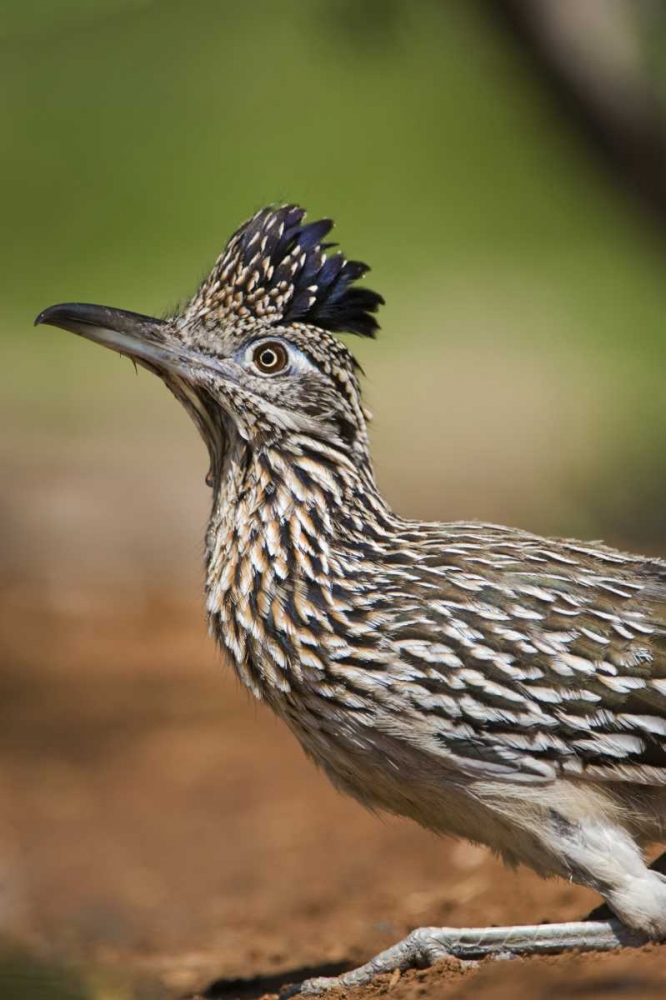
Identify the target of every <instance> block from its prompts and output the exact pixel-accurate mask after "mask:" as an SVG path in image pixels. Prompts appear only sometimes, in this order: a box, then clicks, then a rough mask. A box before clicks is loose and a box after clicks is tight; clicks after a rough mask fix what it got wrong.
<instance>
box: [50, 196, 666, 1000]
mask: <svg viewBox="0 0 666 1000" xmlns="http://www.w3.org/2000/svg"><path fill="white" fill-rule="evenodd" d="M304 216H305V213H304V212H303V210H302V209H300V208H298V207H296V206H294V205H287V206H283V207H279V208H267V209H264V210H263V211H260V212H258V213H257V214H256V215H255V216H254V217H253V218H252V219H250V220H249V222H247V223H245V225H243V226H241V228H240V229H239V230H238V231H237V232H236V233H235V235H234V236H232V238H231V240H230V241H229V243H228V244H227V247H226V249H225V250H224V252H223V254H222V256H221V257H220V258H219V259H218V261H217V262H216V264H215V266H214V268H213V271H212V273H211V274H210V276H209V277H208V278H207V279H206V280H205V281H204V282H203V284H202V285H201V287H200V288H199V290H198V291H197V293H196V295H195V296H194V298H193V299H192V300H191V301H190V302H189V303H188V305H187V306H186V308H185V309H184V310H183V311H181V312H179V313H178V314H177V315H173V316H171V317H169V318H167V319H163V320H159V319H152V318H150V317H147V316H142V315H137V314H135V313H129V312H124V311H121V310H118V309H110V308H107V307H104V306H95V305H82V304H78V303H77V304H65V305H57V306H52V307H51V308H50V309H47V310H46V311H45V312H43V313H41V315H40V316H39V317H38V318H37V321H36V322H37V323H48V324H51V325H52V326H57V327H62V328H63V329H65V330H70V331H72V332H74V333H77V334H80V335H82V336H84V337H87V338H89V339H90V340H94V341H96V342H97V343H99V344H103V345H104V346H106V347H110V348H111V349H113V350H115V351H118V352H120V353H121V354H124V355H127V356H128V357H130V358H132V359H134V361H136V363H137V364H140V365H142V366H143V367H145V368H147V369H149V370H150V371H152V372H154V373H155V374H157V375H158V376H159V377H160V378H161V379H162V380H163V381H164V382H165V384H166V385H167V387H168V388H169V389H170V390H171V392H172V393H173V394H174V395H175V396H176V397H177V399H179V400H180V402H181V403H182V404H183V406H184V407H185V409H186V410H187V411H188V413H189V414H190V416H191V417H192V418H193V419H194V421H195V423H196V425H197V427H198V428H199V431H200V432H201V435H202V437H203V439H204V441H205V442H206V445H207V447H208V451H209V455H210V471H209V474H208V480H207V481H208V483H209V484H210V486H211V487H212V491H213V501H212V513H211V517H210V523H209V526H208V531H207V535H206V602H207V609H208V616H209V621H210V628H211V632H212V634H213V635H214V637H215V638H216V639H217V641H218V642H219V644H220V645H221V646H222V647H223V649H225V650H226V651H228V654H229V657H230V659H231V662H232V663H233V666H234V668H235V670H236V672H237V673H238V676H239V677H240V679H241V680H242V681H243V683H244V684H245V685H246V686H247V687H248V688H249V689H250V691H251V692H252V693H253V694H254V695H255V696H256V697H257V698H259V699H261V700H263V701H265V702H267V703H268V704H269V705H270V707H271V708H272V709H273V710H274V711H275V712H276V713H277V714H278V715H279V716H280V717H281V718H282V719H284V721H285V722H286V724H287V725H288V726H289V727H290V729H291V730H292V731H293V732H294V733H295V735H296V736H297V738H298V739H299V740H300V742H301V744H302V745H303V747H304V748H305V751H306V753H307V754H308V755H309V756H310V757H312V758H313V760H314V761H316V763H317V764H319V765H320V766H321V767H323V769H324V770H325V771H326V773H327V774H328V776H329V777H330V779H331V780H332V781H333V783H334V784H335V785H336V786H337V787H338V788H339V789H342V790H343V791H345V792H348V793H350V794H351V795H353V796H354V797H355V798H356V799H358V800H359V801H360V802H362V803H364V804H365V805H369V806H371V807H372V808H373V809H385V810H388V811H390V812H392V813H398V814H400V815H403V816H410V817H411V818H412V819H414V820H416V821H417V822H418V823H420V824H422V825H423V826H425V827H428V828H429V829H431V830H434V831H436V832H438V833H452V834H456V835H459V836H463V837H467V838H469V839H470V840H472V841H476V842H480V843H483V844H487V845H489V846H490V847H491V848H492V849H493V850H494V851H496V852H498V853H499V854H501V855H502V857H503V858H504V859H505V860H506V861H508V862H509V863H511V864H514V863H516V862H524V863H525V864H528V865H530V866H531V867H532V868H533V869H535V870H536V871H537V872H539V873H540V874H542V875H561V876H563V877H565V878H568V879H572V880H573V881H575V882H578V883H580V884H581V885H585V886H590V887H592V888H594V889H596V890H597V891H598V892H600V893H601V895H602V896H603V897H604V899H605V900H606V902H607V904H608V907H610V910H611V911H612V913H609V914H605V915H603V916H604V919H601V916H602V915H599V918H598V919H593V920H588V921H580V922H575V923H566V924H554V925H535V926H530V927H508V928H507V927H504V928H492V929H491V928H479V929H474V930H460V929H453V928H421V929H419V930H417V931H414V932H413V933H412V934H411V935H410V936H409V937H408V938H406V939H405V940H404V941H403V942H400V943H399V944H398V945H396V946H394V947H393V948H390V949H388V951H386V952H383V953H382V954H381V955H379V956H377V958H376V959H373V960H372V961H371V962H369V963H368V964H367V965H365V966H362V967H361V968H360V969H358V970H354V971H352V972H350V973H347V974H346V975H343V976H342V977H341V978H340V979H338V980H311V981H309V982H308V983H306V984H304V985H303V986H302V989H303V990H304V991H306V992H308V991H309V992H317V991H321V990H323V989H325V988H326V987H327V986H329V985H343V986H351V985H357V984H360V983H363V982H367V981H368V980H369V979H371V978H372V977H373V976H374V975H375V974H377V973H379V972H383V971H390V970H392V969H394V968H396V967H399V968H406V967H407V966H409V965H411V964H421V965H425V964H428V963H429V962H430V961H433V960H434V959H435V958H438V957H440V956H442V955H446V954H449V955H455V956H458V957H460V958H463V959H464V958H477V957H479V956H483V955H486V954H497V953H500V952H509V953H521V954H526V953H533V952H544V951H558V950H562V949H565V948H571V947H576V948H585V949H608V948H612V947H615V946H616V945H618V944H638V943H642V942H644V941H645V940H647V939H649V938H653V939H659V938H664V937H666V879H665V878H664V877H663V876H662V875H661V874H659V872H658V871H656V870H655V869H651V868H648V867H647V866H646V864H645V862H644V860H643V856H642V853H641V848H642V847H643V846H645V845H646V844H647V843H649V842H660V841H664V840H665V839H666V836H665V835H666V562H663V561H661V560H657V559H647V558H645V557H643V556H634V555H627V554H624V553H621V552H617V551H615V550H614V549H611V548H607V547H606V546H604V545H600V544H597V543H590V544H584V543H581V542H577V541H570V540H562V539H545V538H539V537H537V536H536V535H532V534H529V533H527V532H525V531H519V530H516V529H512V528H504V527H499V526H496V525H491V524H478V523H463V522H456V523H452V524H435V523H424V522H421V521H413V520H407V519H405V518H403V517H400V516H399V515H398V514H395V513H394V512H393V511H392V510H391V509H390V507H389V506H388V505H387V503H386V501H385V500H384V499H383V497H382V496H381V495H380V493H379V491H378V489H377V486H376V484H375V478H374V475H373V470H372V464H371V461H370V454H369V450H368V432H367V421H368V414H367V412H366V410H365V409H364V407H363V403H362V400H361V390H360V385H359V367H358V365H357V363H356V362H355V360H354V358H353V356H352V354H351V353H350V352H349V350H348V349H347V347H346V346H344V345H343V343H342V342H341V341H340V340H338V339H337V338H336V337H335V336H334V334H335V333H337V332H349V333H355V334H358V335H359V336H362V337H373V336H374V335H375V333H376V330H377V321H376V319H375V315H374V314H375V312H376V311H377V309H378V307H379V306H380V305H381V304H382V302H383V299H382V298H381V296H379V295H378V294H377V293H375V292H372V291H369V290H368V289H366V288H363V287H360V286H358V285H357V284H356V281H357V279H359V278H361V277H362V276H363V275H364V273H365V272H366V271H367V270H368V268H367V267H366V265H365V264H362V263H360V262H358V261H353V260H346V259H345V257H344V256H343V255H342V254H341V253H339V252H332V253H331V252H330V250H331V247H332V246H334V244H331V243H328V242H325V241H326V239H327V237H328V234H329V231H330V229H331V226H332V223H331V222H330V221H329V220H327V219H324V220H321V221H319V222H312V223H309V224H307V225H306V224H304ZM327 251H329V252H327ZM606 916H607V919H606Z"/></svg>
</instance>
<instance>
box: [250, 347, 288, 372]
mask: <svg viewBox="0 0 666 1000" xmlns="http://www.w3.org/2000/svg"><path fill="white" fill-rule="evenodd" d="M252 361H253V362H254V366H255V368H258V369H259V371H260V372H261V373H262V375H277V373H278V372H281V371H284V369H285V368H286V367H287V365H288V364H289V355H288V354H287V350H286V348H285V347H284V345H283V344H281V343H280V342H279V341H278V340H269V341H268V342H266V343H263V344H259V346H258V347H255V349H254V353H253V355H252Z"/></svg>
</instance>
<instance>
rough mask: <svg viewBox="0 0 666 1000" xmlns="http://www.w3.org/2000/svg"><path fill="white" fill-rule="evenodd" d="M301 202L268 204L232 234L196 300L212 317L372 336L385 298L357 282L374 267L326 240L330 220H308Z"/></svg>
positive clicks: (204, 315)
mask: <svg viewBox="0 0 666 1000" xmlns="http://www.w3.org/2000/svg"><path fill="white" fill-rule="evenodd" d="M304 218H305V211H304V209H302V208H299V207H298V206H297V205H283V206H280V207H279V208H264V209H262V210H261V211H260V212H257V214H256V215H254V216H253V217H252V218H251V219H249V220H248V222H246V223H244V225H242V226H241V227H240V229H238V230H237V231H236V232H235V233H234V235H233V236H232V237H231V239H230V240H229V242H228V243H227V245H226V247H225V249H224V251H223V253H222V255H221V256H220V257H219V258H218V260H217V261H216V263H215V266H214V268H213V271H212V273H211V274H210V276H209V277H208V278H207V279H206V280H205V281H204V283H203V284H202V286H201V288H200V289H199V291H198V292H197V294H196V296H195V298H194V299H193V301H192V303H191V304H190V308H189V310H188V311H189V312H190V315H193V316H196V317H197V318H200V319H203V320H204V321H206V322H211V321H217V322H219V321H224V320H225V319H231V318H234V319H236V320H243V319H252V318H254V319H259V320H263V321H265V322H268V323H274V324H289V323H307V324H309V325H312V326H315V327H320V328H321V329H324V330H330V331H332V332H336V331H339V332H347V333H355V334H358V336H360V337H374V336H375V334H376V331H377V330H378V329H379V324H378V323H377V320H376V319H375V317H374V315H373V313H375V312H376V311H377V309H378V308H379V306H380V305H382V304H383V302H384V299H383V298H382V296H381V295H379V294H378V293H377V292H373V291H370V289H368V288H358V287H356V286H355V285H354V282H355V281H356V280H357V279H358V278H360V277H362V276H363V275H364V274H365V273H366V272H367V271H369V270H370V268H369V267H368V265H367V264H363V263H362V262H361V261H358V260H346V258H345V257H344V256H343V255H342V253H340V252H338V253H334V254H331V255H330V256H327V254H326V251H327V250H328V249H330V248H331V247H333V246H335V245H336V244H334V243H325V242H322V241H323V239H324V237H325V236H327V235H328V233H329V232H330V230H331V229H332V227H333V223H332V221H331V220H330V219H320V220H319V221H317V222H310V223H308V224H303V220H304Z"/></svg>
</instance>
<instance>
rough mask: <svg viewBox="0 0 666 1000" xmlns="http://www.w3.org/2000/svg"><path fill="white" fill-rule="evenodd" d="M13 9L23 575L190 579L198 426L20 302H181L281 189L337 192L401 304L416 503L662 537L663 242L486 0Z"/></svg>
mask: <svg viewBox="0 0 666 1000" xmlns="http://www.w3.org/2000/svg"><path fill="white" fill-rule="evenodd" d="M607 6H608V5H607ZM1 10H2V14H1V16H0V45H1V46H2V59H1V60H0V78H1V80H2V84H1V86H0V134H1V135H2V136H3V142H2V157H1V160H0V192H1V193H0V198H2V220H3V234H4V238H3V239H2V241H1V242H0V273H1V274H2V297H1V300H0V310H1V314H0V337H1V338H2V347H3V355H4V363H3V365H2V367H1V370H0V379H1V380H2V403H1V406H2V417H3V421H2V428H3V430H2V432H1V434H2V442H1V447H2V459H3V465H4V469H5V475H4V476H3V481H4V491H3V493H4V495H3V504H4V511H3V514H4V516H3V522H2V530H3V534H4V536H5V539H6V541H7V545H6V546H5V549H6V552H7V559H6V560H4V562H5V563H6V567H5V568H6V570H7V572H8V573H9V574H10V575H11V577H12V578H14V577H16V576H17V575H18V576H19V577H23V576H24V575H26V574H27V575H28V576H30V575H32V574H35V573H40V574H45V575H46V576H48V577H49V578H50V579H53V580H55V581H56V582H62V577H63V573H65V574H69V576H71V579H72V581H73V582H77V581H78V582H80V581H81V580H83V579H87V578H88V577H99V575H100V574H104V576H105V578H106V579H107V580H112V579H113V574H114V572H116V571H117V572H118V574H120V575H122V576H126V575H127V574H128V573H129V572H130V569H132V570H133V571H134V576H135V577H136V578H137V579H139V578H141V579H151V578H152V574H153V573H154V572H155V571H156V567H157V569H159V571H160V572H164V573H168V574H171V577H172V578H173V579H174V580H180V581H184V585H185V586H190V585H191V583H192V581H193V580H195V574H196V572H197V570H196V569H194V568H193V567H194V566H195V563H196V564H197V565H198V546H199V542H198V539H199V536H200V529H201V525H202V522H203V520H204V519H205V513H206V505H207V496H206V491H205V488H204V486H203V475H204V473H205V455H204V452H203V448H202V446H201V445H200V444H199V442H198V441H197V439H196V436H195V432H194V430H193V428H190V427H189V426H187V420H186V418H185V416H184V415H183V414H182V413H180V412H177V411H178V408H177V406H176V405H175V404H174V402H173V401H172V400H171V399H170V398H169V396H168V394H167V393H166V392H164V391H163V389H162V387H161V386H160V385H159V384H157V382H156V381H155V380H151V379H150V377H149V376H147V375H145V374H141V375H140V377H139V378H135V375H134V372H133V371H132V368H131V367H130V365H129V364H128V363H127V362H125V361H120V360H118V359H117V358H114V357H113V356H111V355H110V354H107V353H105V352H104V351H100V350H98V349H95V348H93V347H92V346H91V345H89V344H86V343H83V342H81V341H78V340H77V339H76V338H74V337H71V336H69V335H66V334H63V333H60V332H57V331H54V330H51V329H46V328H44V329H38V330H33V329H32V320H33V317H34V316H35V314H36V313H37V312H38V311H39V310H41V309H42V308H44V307H45V306H47V305H49V304H51V303H53V302H57V301H63V300H77V299H78V300H83V301H99V302H104V303H109V304H113V305H119V306H122V307H125V308H129V309H136V310H138V311H142V312H151V311H152V312H157V313H161V312H163V311H164V310H166V309H167V308H170V307H172V306H173V305H174V304H175V303H177V302H178V301H182V300H183V299H184V298H186V297H187V296H188V295H189V294H191V293H192V291H193V290H194V288H195V286H196V283H197V281H198V280H199V279H200V278H201V277H202V275H203V274H204V273H205V271H206V269H207V268H208V267H209V266H210V264H211V263H212V261H213V259H214V257H215V256H216V255H217V253H218V252H219V250H220V249H221V247H222V245H223V243H224V242H225V240H226V239H227V237H228V235H229V234H230V232H231V231H232V230H233V229H234V228H235V227H236V226H237V225H238V224H239V223H240V222H241V221H242V220H244V219H245V218H246V217H247V216H248V215H250V214H251V213H253V212H254V211H255V210H256V209H257V208H258V207H260V206H262V205H263V204H265V203H268V202H271V201H275V200H286V199H289V200H294V201H297V202H300V203H302V204H303V205H305V206H306V207H307V208H308V209H309V211H310V217H313V216H317V215H319V214H323V215H331V216H333V217H334V218H335V219H336V220H337V227H338V228H337V230H336V235H337V237H338V238H339V239H340V241H341V242H342V244H343V247H344V248H345V250H346V252H347V253H348V254H349V255H351V256H355V257H360V258H361V259H364V260H367V261H368V262H370V263H371V265H372V268H373V271H372V275H371V279H372V285H373V287H376V288H378V289H379V290H380V291H381V292H382V293H383V294H384V295H385V297H386V300H387V305H386V307H385V309H384V310H383V315H382V322H383V331H382V335H381V339H380V340H379V341H378V342H377V343H374V344H369V345H366V344H358V345H356V349H357V351H358V354H359V355H360V357H361V360H362V362H363V364H364V367H365V368H366V371H367V372H368V380H367V393H368V398H369V401H370V404H371V406H372V407H373V409H374V412H375V415H376V421H375V427H374V445H375V458H376V465H377V470H378V475H379V477H380V479H381V482H382V484H383V485H384V487H385V489H386V491H387V492H388V494H389V495H390V497H391V499H392V500H393V502H394V504H395V505H396V507H398V508H399V509H401V510H404V511H405V512H407V513H410V514H419V515H421V516H425V517H437V518H445V519H449V518H450V519H454V518H467V517H470V518H471V517H475V518H482V519H488V520H506V521H510V522H511V523H515V524H521V525H523V526H525V527H528V528H531V529H534V530H537V531H549V532H559V533H565V534H578V535H587V536H590V535H595V536H596V535H603V536H605V537H606V538H607V539H608V540H609V541H611V542H615V543H617V544H622V545H628V546H632V545H633V546H636V547H643V548H655V547H657V548H658V547H659V545H660V543H661V541H662V519H661V509H662V493H663V487H664V480H665V478H666V476H665V473H666V461H665V458H664V451H665V450H664V442H665V441H666V406H664V401H663V390H662V384H663V376H662V372H663V368H664V361H665V360H666V337H665V336H664V307H665V306H666V283H665V282H664V255H663V246H662V245H661V241H660V238H659V236H658V235H657V234H656V232H655V231H654V230H652V229H651V228H650V226H649V225H648V224H647V223H646V221H645V219H644V218H641V217H640V216H639V214H638V213H637V212H636V210H635V207H634V206H633V205H632V203H631V201H630V199H628V198H627V197H625V195H624V194H623V193H622V192H620V191H619V190H618V187H617V185H616V183H615V182H614V180H613V179H611V177H610V176H609V175H608V174H606V173H605V172H604V171H603V170H602V169H601V168H600V166H599V164H598V162H597V161H596V159H595V158H594V156H592V155H591V154H590V152H589V150H588V149H587V147H586V145H585V143H584V142H583V141H582V140H581V139H580V138H579V137H578V136H577V134H576V133H575V131H574V130H573V129H572V128H571V126H570V123H569V122H567V120H566V116H564V115H562V114H560V113H559V112H558V110H557V109H556V108H555V107H554V106H553V103H552V102H551V100H550V99H549V97H548V95H547V94H546V93H545V92H544V90H543V88H542V87H541V86H539V85H538V82H537V81H535V79H534V78H533V76H532V75H531V73H530V68H529V65H528V64H527V63H526V61H525V60H524V59H523V58H522V55H521V52H520V51H519V47H517V46H516V45H515V44H513V43H510V42H509V40H508V38H507V35H506V33H505V32H503V31H502V30H500V28H499V26H498V24H497V22H496V20H495V19H494V18H493V17H491V16H489V11H488V7H487V5H484V4H481V3H463V2H434V0H420V2H415V3H410V4H407V3H400V2H396V0H393V2H388V0H387V2H370V0H368V2H365V3H353V2H350V0H338V2H334V0H285V2H283V3H280V4H275V3H272V2H270V0H257V2H255V3H253V4H252V5H243V4H231V3H229V4H224V3H219V2H218V0H192V2H189V3H187V4H184V3H176V2H168V0H159V2H157V0H155V2H150V0H68V2H65V0H58V2H53V0H51V2H49V3H45V2H43V0H31V2H25V0H22V2H20V3H19V2H18V0H4V2H3V5H2V8H1ZM114 491H115V492H116V493H118V494H119V495H122V497H123V503H122V504H117V503H116V502H115V501H114ZM65 553H66V554H67V559H66V566H63V555H64V554H65ZM102 567H105V568H104V570H102Z"/></svg>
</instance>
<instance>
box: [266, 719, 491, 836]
mask: <svg viewBox="0 0 666 1000" xmlns="http://www.w3.org/2000/svg"><path fill="white" fill-rule="evenodd" d="M279 714H280V715H282V716H283V718H284V719H285V721H286V722H287V724H288V725H289V727H290V729H291V730H292V731H293V732H294V734H295V735H296V737H297V739H298V740H299V742H300V743H301V745H302V747H303V749H304V750H305V752H306V753H307V755H308V756H309V757H311V758H312V760H314V761H315V763H316V764H318V765H319V766H320V767H321V768H322V769H323V770H324V771H325V772H326V774H327V776H328V778H329V779H330V781H331V782H332V783H333V785H335V787H336V788H337V789H339V790H340V791H341V792H345V793H346V794H347V795H351V796H352V797H353V798H355V799H356V800H357V801H358V802H360V803H361V804H362V805H364V806H366V807H367V808H369V809H371V810H373V811H380V810H383V811H387V812H390V813H394V814H396V815H399V816H406V817H408V818H410V819H413V820H415V821H416V822H417V823H419V824H420V825H421V826H424V827H426V828H427V829H430V830H433V831H435V832H437V833H440V834H446V833H448V834H454V835H461V836H466V837H467V838H468V839H471V840H476V841H478V842H483V843H492V842H493V841H494V839H495V838H494V837H491V838H490V839H489V838H488V837H487V833H488V830H489V824H490V825H491V826H492V825H493V824H492V822H491V817H490V815H489V812H488V810H487V808H486V807H485V806H484V805H483V804H482V803H481V802H480V801H479V799H478V798H477V797H476V796H475V795H474V793H473V789H472V787H471V785H470V783H469V782H467V781H465V780H461V777H460V775H459V774H456V773H455V771H454V770H453V769H451V768H448V767H447V766H446V762H445V761H444V760H443V759H442V758H441V757H434V756H433V755H431V754H428V753H425V752H423V751H421V750H419V749H417V748H416V747H414V746H412V745H411V744H409V743H408V742H406V741H404V740H401V739H399V738H397V737H394V736H391V735H388V734H386V733H382V732H379V731H378V730H377V729H373V728H370V727H367V726H364V725H363V724H362V723H357V722H354V721H353V720H352V721H350V720H349V719H348V718H346V719H344V721H342V720H339V724H338V725H336V724H335V722H333V723H332V724H331V720H327V722H326V723H325V724H323V723H322V720H321V718H320V717H318V718H316V719H315V720H313V719H312V717H311V716H310V715H309V714H308V713H305V712H304V711H303V708H302V706H301V708H300V710H299V712H298V714H296V713H294V715H293V716H292V715H291V713H290V712H283V711H280V712H279Z"/></svg>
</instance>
